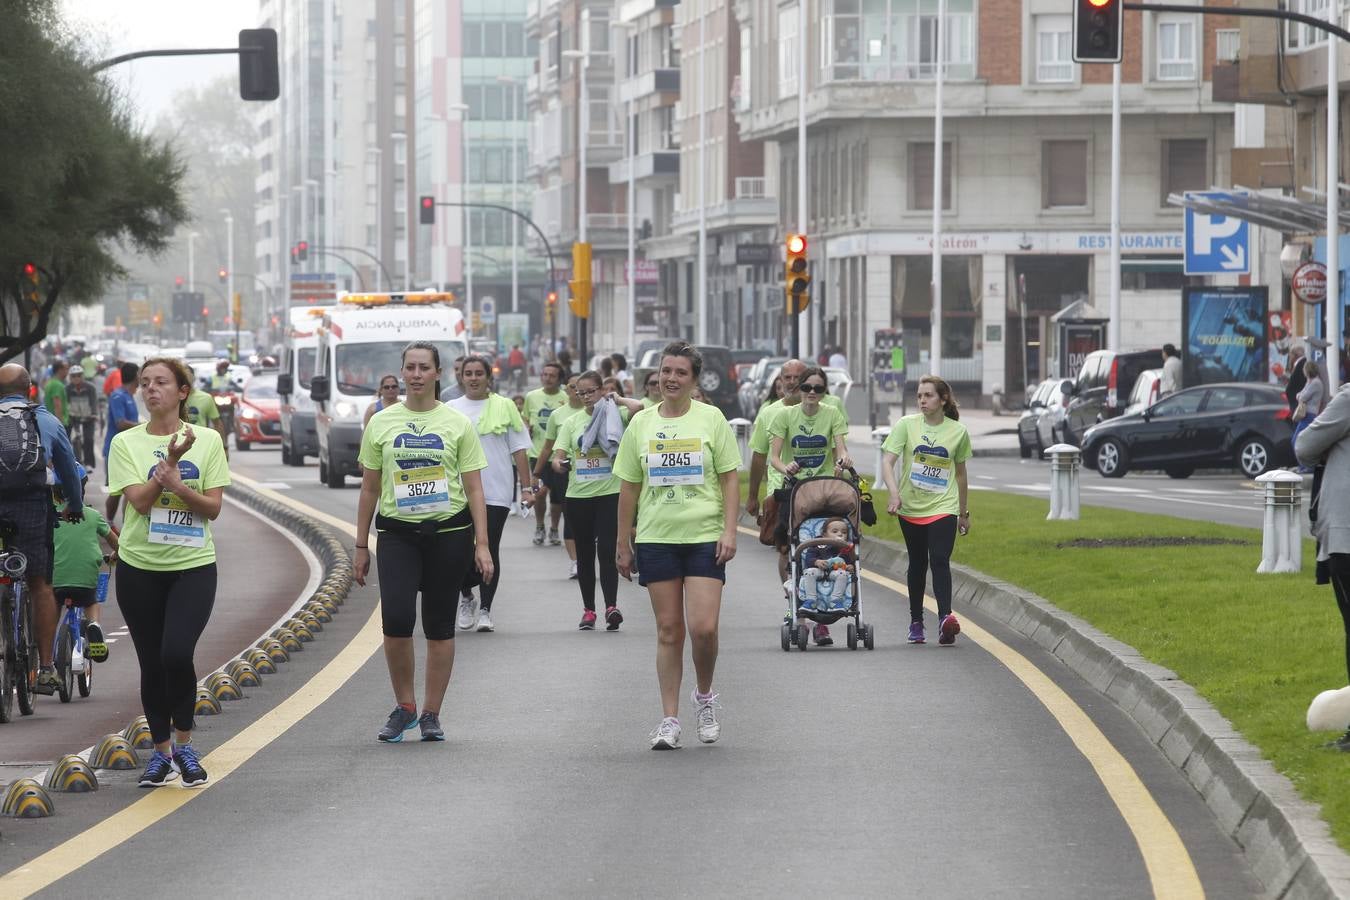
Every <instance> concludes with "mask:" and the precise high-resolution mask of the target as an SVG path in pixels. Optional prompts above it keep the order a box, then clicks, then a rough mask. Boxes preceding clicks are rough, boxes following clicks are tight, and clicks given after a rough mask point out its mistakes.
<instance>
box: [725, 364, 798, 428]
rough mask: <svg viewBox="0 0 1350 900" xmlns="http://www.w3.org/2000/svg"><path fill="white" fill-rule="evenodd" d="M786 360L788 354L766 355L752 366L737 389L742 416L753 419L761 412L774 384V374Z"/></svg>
mask: <svg viewBox="0 0 1350 900" xmlns="http://www.w3.org/2000/svg"><path fill="white" fill-rule="evenodd" d="M785 362H787V357H786V356H766V357H764V358H762V359H760V360H759V361H758V362H756V363H755V364H754V366H753V367H751V369H750V374H749V376H748V377H747V378H746V379H745V380H744V381H742V382H741V386H740V389H739V391H737V395H738V397H739V399H740V406H741V415H742V416H744V417H745V418H747V419H753V418H754V417H755V415H756V414H757V413H758V412H759V407H760V405H761V404H763V402H764V398H765V397H766V396H768V393H769V388H770V387H771V386H772V385H773V377H771V376H772V374H773V373H774V372H776V370H777V369H779V368H780V367H781V366H782V365H783V363H785Z"/></svg>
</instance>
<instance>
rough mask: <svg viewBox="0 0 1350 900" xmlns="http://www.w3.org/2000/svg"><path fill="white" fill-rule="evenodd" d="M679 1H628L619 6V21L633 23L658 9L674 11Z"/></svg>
mask: <svg viewBox="0 0 1350 900" xmlns="http://www.w3.org/2000/svg"><path fill="white" fill-rule="evenodd" d="M679 5H680V0H628V2H627V3H621V4H619V21H620V22H634V21H637V20H638V19H640V18H642V17H643V16H645V15H646V14H647V13H649V12H654V11H656V10H658V9H674V8H675V7H677V6H679Z"/></svg>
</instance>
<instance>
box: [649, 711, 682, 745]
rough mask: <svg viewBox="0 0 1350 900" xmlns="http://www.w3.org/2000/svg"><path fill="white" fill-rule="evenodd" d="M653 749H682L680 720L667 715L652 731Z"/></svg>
mask: <svg viewBox="0 0 1350 900" xmlns="http://www.w3.org/2000/svg"><path fill="white" fill-rule="evenodd" d="M651 739H652V749H653V750H678V749H680V720H679V719H675V718H672V717H670V716H667V717H666V718H664V719H662V720H661V724H660V725H657V726H656V728H655V729H654V730H653V731H652V733H651Z"/></svg>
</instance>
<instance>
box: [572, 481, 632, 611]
mask: <svg viewBox="0 0 1350 900" xmlns="http://www.w3.org/2000/svg"><path fill="white" fill-rule="evenodd" d="M567 521H568V522H569V523H571V525H572V537H573V539H574V540H575V541H576V542H577V585H578V586H580V588H581V602H582V604H583V605H584V606H585V607H586V608H587V609H589V610H591V611H592V612H594V611H595V558H596V556H597V551H598V555H599V557H600V590H601V592H603V593H604V595H605V608H606V609H608V608H609V607H611V606H616V605H617V604H618V598H619V567H618V565H617V564H616V563H615V561H614V555H615V553H616V552H618V547H619V495H618V494H605V495H604V496H603V497H568V498H567Z"/></svg>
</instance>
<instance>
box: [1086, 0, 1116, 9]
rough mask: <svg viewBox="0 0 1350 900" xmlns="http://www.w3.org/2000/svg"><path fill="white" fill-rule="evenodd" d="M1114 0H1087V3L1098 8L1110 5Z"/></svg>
mask: <svg viewBox="0 0 1350 900" xmlns="http://www.w3.org/2000/svg"><path fill="white" fill-rule="evenodd" d="M1114 2H1115V0H1088V3H1090V4H1091V5H1092V6H1095V7H1097V8H1098V9H1101V8H1102V7H1103V6H1110V5H1111V4H1112V3H1114Z"/></svg>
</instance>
